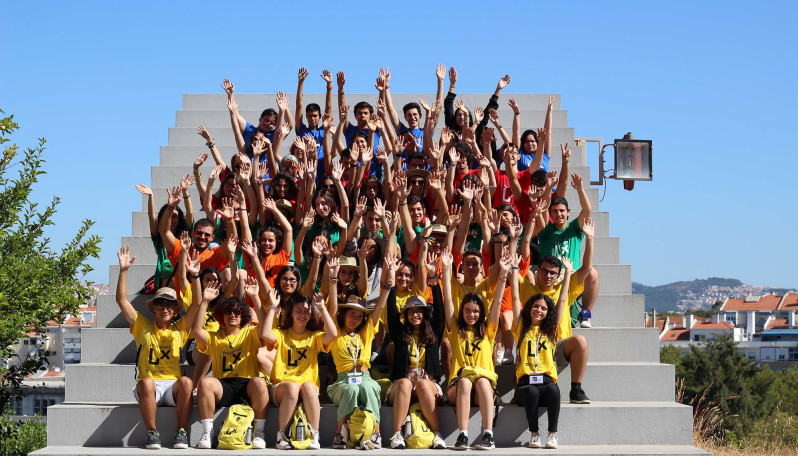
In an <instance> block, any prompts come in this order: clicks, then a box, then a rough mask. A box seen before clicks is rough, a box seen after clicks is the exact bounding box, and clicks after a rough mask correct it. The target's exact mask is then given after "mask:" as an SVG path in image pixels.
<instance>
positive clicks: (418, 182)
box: [410, 179, 424, 185]
mask: <svg viewBox="0 0 798 456" xmlns="http://www.w3.org/2000/svg"><path fill="white" fill-rule="evenodd" d="M410 185H424V179H413V180H411V181H410Z"/></svg>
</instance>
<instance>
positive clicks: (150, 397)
mask: <svg viewBox="0 0 798 456" xmlns="http://www.w3.org/2000/svg"><path fill="white" fill-rule="evenodd" d="M136 392H137V393H138V395H139V410H140V411H141V418H142V419H143V420H144V426H146V427H147V429H156V427H155V411H156V410H157V409H158V407H157V406H156V405H155V381H154V380H153V379H151V378H149V377H145V378H142V379H141V380H139V381H138V383H137V384H136Z"/></svg>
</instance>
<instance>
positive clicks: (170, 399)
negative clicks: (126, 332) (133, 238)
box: [116, 246, 202, 450]
mask: <svg viewBox="0 0 798 456" xmlns="http://www.w3.org/2000/svg"><path fill="white" fill-rule="evenodd" d="M117 257H119V280H118V281H117V284H116V303H117V304H119V310H120V311H121V312H122V316H124V317H125V320H126V321H127V322H128V324H129V325H130V333H131V334H133V338H134V339H135V341H136V347H137V348H136V370H137V376H136V378H137V380H138V381H137V382H136V387H135V389H134V390H133V394H134V396H135V397H136V401H138V403H139V410H140V411H141V418H142V420H143V421H144V426H145V427H146V428H147V443H146V446H147V449H152V450H157V449H160V448H161V438H160V434H159V433H158V428H157V427H156V425H155V412H156V410H157V408H158V406H162V405H163V406H171V407H177V432H175V438H174V448H177V449H185V448H188V435H187V433H186V427H187V426H188V419H189V415H191V406H192V397H191V391H192V389H193V388H194V387H193V383H192V382H191V379H190V378H188V377H185V376H181V375H180V351H181V350H182V349H183V345H185V343H186V341H187V340H188V334H189V330H190V328H191V326H192V323H193V320H194V319H195V316H196V315H197V309H196V308H190V309H189V310H188V312H187V313H186V317H185V318H179V315H180V309H179V307H178V304H179V301H178V300H177V293H176V292H175V290H173V289H171V288H166V287H163V288H160V289H158V291H157V292H156V293H155V297H153V298H152V299H150V300H149V301H147V309H148V310H149V311H150V312H152V313H153V314H155V320H154V321H153V320H150V319H149V318H147V317H145V316H144V315H142V314H140V313H138V312H137V311H136V309H135V308H134V307H133V304H131V303H130V301H128V299H127V271H128V269H130V267H131V266H132V265H133V262H135V261H136V257H135V256H134V257H132V258H131V257H130V247H129V246H122V248H121V249H119V252H118V253H117ZM200 320H202V319H200Z"/></svg>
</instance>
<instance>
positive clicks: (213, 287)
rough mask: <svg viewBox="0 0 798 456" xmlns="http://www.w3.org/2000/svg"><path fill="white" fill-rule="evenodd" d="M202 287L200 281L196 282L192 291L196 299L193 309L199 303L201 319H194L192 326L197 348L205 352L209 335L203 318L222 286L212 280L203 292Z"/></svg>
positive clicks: (198, 310)
mask: <svg viewBox="0 0 798 456" xmlns="http://www.w3.org/2000/svg"><path fill="white" fill-rule="evenodd" d="M200 286H201V285H200V283H199V280H195V281H194V284H193V289H192V291H193V293H194V294H193V296H194V297H195V298H194V304H193V305H192V307H193V306H195V305H197V304H196V303H197V302H199V306H198V307H197V316H198V317H199V318H194V324H193V325H191V335H192V336H194V340H195V341H197V347H198V348H199V349H200V350H203V349H205V348H206V347H207V346H208V333H207V332H206V331H205V328H203V327H202V326H203V324H204V323H205V319H204V318H202V317H201V316H202V315H205V313H206V312H207V311H208V305H209V304H210V303H211V302H212V301H213V300H214V299H216V298H217V297H218V296H219V288H220V287H221V286H222V284H220V283H218V282H217V281H215V280H212V281H210V282H209V283H208V285H207V286H206V287H205V289H204V290H202V291H200Z"/></svg>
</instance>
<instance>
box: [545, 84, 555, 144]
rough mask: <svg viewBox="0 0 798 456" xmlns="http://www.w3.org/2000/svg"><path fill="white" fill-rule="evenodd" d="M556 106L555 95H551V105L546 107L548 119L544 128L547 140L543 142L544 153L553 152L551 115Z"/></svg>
mask: <svg viewBox="0 0 798 456" xmlns="http://www.w3.org/2000/svg"><path fill="white" fill-rule="evenodd" d="M553 108H554V97H553V96H551V97H549V105H548V107H547V108H546V121H545V122H544V124H543V128H544V129H546V139H547V140H546V141H544V142H545V144H543V145H544V146H545V147H544V149H543V152H544V153H550V152H551V117H552V110H553Z"/></svg>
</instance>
